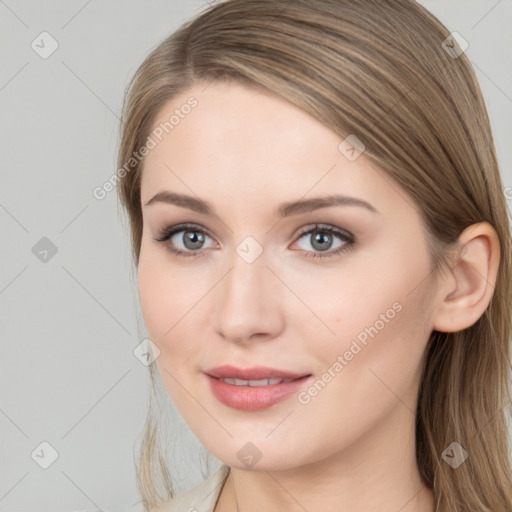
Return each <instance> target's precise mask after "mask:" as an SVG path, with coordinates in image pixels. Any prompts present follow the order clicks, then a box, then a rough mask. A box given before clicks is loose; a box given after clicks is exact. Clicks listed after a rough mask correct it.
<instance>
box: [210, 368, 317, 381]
mask: <svg viewBox="0 0 512 512" xmlns="http://www.w3.org/2000/svg"><path fill="white" fill-rule="evenodd" d="M204 373H206V374H207V375H210V377H216V378H226V377H231V378H235V379H241V380H263V379H297V378H299V377H305V376H306V375H310V374H307V373H294V372H288V371H285V370H278V369H276V368H268V367H266V366H253V367H252V368H236V367H235V366H231V365H223V366H216V367H215V368H210V369H209V370H206V371H205V372H204Z"/></svg>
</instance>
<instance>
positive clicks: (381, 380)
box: [138, 82, 499, 512]
mask: <svg viewBox="0 0 512 512" xmlns="http://www.w3.org/2000/svg"><path fill="white" fill-rule="evenodd" d="M190 96H194V97H195V98H196V99H197V100H198V105H197V107H196V108H195V109H193V110H192V111H191V113H190V114H189V115H187V116H186V117H185V118H184V119H181V120H180V123H179V124H178V125H176V126H175V127H174V129H173V130H172V131H171V132H170V133H169V134H168V135H167V136H165V137H164V138H163V140H162V141H161V142H160V143H159V144H158V145H157V146H156V147H155V148H154V149H152V150H151V151H150V152H149V154H148V155H147V157H146V161H145V167H144V171H143V175H142V181H141V203H142V206H143V219H144V224H143V236H142V244H141V252H140V261H139V268H138V285H139V296H140V300H141V307H142V311H143V315H144V320H145V323H146V326H147V329H148V334H149V335H150V338H151V339H152V341H153V342H154V343H155V344H156V345H157V346H158V347H159V349H160V351H161V353H160V356H159V357H158V358H157V360H156V364H157V365H158V369H159V371H160V374H161V376H162V380H163V382H164V384H165V386H166V389H167V391H168V393H169V395H170V397H171V398H172V400H173V402H174V404H175V405H176V407H177V409H178V411H179V412H180V414H181V415H182V416H183V418H184V420H185V421H186V422H187V424H188V425H189V426H190V428H191V430H192V431H193V432H194V434H195V435H196V436H197V437H198V439H199V440H200V441H201V443H202V444H203V445H204V446H205V447H206V448H207V449H208V450H209V451H210V452H211V453H212V454H213V455H214V456H215V457H217V458H218V459H219V460H221V461H222V462H224V463H226V464H228V465H230V466H231V468H232V469H231V472H230V474H229V477H228V479H227V481H226V484H225V485H224V487H223V489H222V492H221V495H220V497H219V500H218V502H217V506H216V508H215V511H216V512H226V511H235V510H239V511H240V512H249V511H261V510H286V511H290V512H295V511H301V512H303V511H304V510H307V511H309V512H313V511H320V510H322V511H331V510H337V511H338V510H347V511H349V510H350V511H351V512H363V511H364V512H373V511H375V512H377V511H378V512H398V511H400V512H413V511H414V512H433V511H434V497H433V494H432V492H431V491H430V490H429V489H428V488H427V487H426V486H425V485H424V483H423V482H422V480H421V478H420V474H419V471H418V468H417V464H416V460H415V444H414V435H415V430H414V421H415V408H416V402H417V392H418V388H419V384H420V377H421V370H422V365H423V358H424V353H425V347H426V344H427V341H428V338H429V335H430V333H431V332H432V331H433V330H434V329H435V330H439V331H444V332H452V331H457V330H461V329H464V328H466V327H469V326H470V325H472V324H473V323H475V322H476V321H477V320H478V318H479V317H480V316H481V315H482V314H483V312H484V311H485V309H486V307H487V305H488V303H489V301H490V299H491V297H492V292H493V284H494V282H495V279H496V273H497V269H498V263H499V242H498V239H497V236H496V233H495V231H494V230H493V228H492V227H491V226H490V225H489V224H487V223H485V222H483V223H479V224H475V225H473V226H470V227H469V228H467V229H466V230H465V231H464V232H463V233H462V234H461V236H460V239H459V241H460V246H458V250H457V248H455V250H454V252H453V254H454V259H453V263H452V264H451V269H450V270H449V271H446V272H439V273H435V272H432V264H431V261H430V258H429V254H428V250H427V245H426V238H425V232H424V229H423V224H422V221H421V219H420V217H419V214H418V211H417V208H415V207H414V206H413V205H414V201H413V200H412V198H410V197H409V196H408V195H407V194H406V192H405V191H404V190H403V189H401V188H400V187H399V186H398V185H397V184H396V183H394V182H392V180H391V178H390V177H389V176H387V175H385V174H384V173H383V172H382V171H377V169H376V168H375V167H374V165H373V164H372V163H371V161H370V160H369V159H368V158H367V157H366V156H365V154H364V153H363V154H361V155H360V156H359V157H358V158H357V159H356V160H354V161H350V160H349V159H347V158H346V156H345V154H343V153H342V152H340V150H339V149H338V145H339V143H340V142H341V141H342V138H340V137H339V136H338V135H336V134H335V133H334V132H332V131H331V130H330V129H328V128H327V127H325V126H324V125H323V124H321V123H320V122H319V121H317V120H315V119H314V118H312V117H311V116H309V115H308V114H306V113H304V112H303V111H301V110H299V109H297V108H296V107H294V106H292V105H290V104H289V103H287V102H285V101H284V100H282V99H280V98H276V97H273V96H270V95H264V94H262V93H261V92H258V91H256V90H253V89H250V88H247V87H246V86H242V85H238V84H235V83H218V82H214V83H211V84H210V85H209V86H208V87H207V88H206V89H205V85H204V84H201V85H199V84H197V85H194V86H193V87H192V88H191V89H190V90H188V91H186V92H185V93H183V94H182V95H180V96H177V97H175V98H173V99H172V100H171V101H170V102H168V104H166V105H165V106H164V108H162V110H161V112H160V113H159V115H158V117H157V119H156V120H155V126H156V125H158V123H159V122H165V121H166V120H168V119H169V117H170V116H171V115H172V113H173V112H174V110H175V109H177V108H180V106H181V105H183V104H185V103H186V101H187V98H189V97H190ZM162 191H171V192H174V193H178V194H187V195H190V196H193V197H194V198H201V199H203V200H206V201H208V202H209V203H210V204H211V205H212V208H214V210H215V213H216V214H215V215H206V214H204V213H198V212H194V211H191V210H188V209H186V208H184V207H180V206H177V205H175V204H169V203H164V202H157V201H155V202H153V203H152V204H150V205H147V206H146V203H147V202H148V201H149V200H150V199H151V198H153V197H154V196H155V195H156V194H157V193H159V192H162ZM331 194H340V195H344V196H350V197H354V198H358V199H361V200H363V201H366V202H367V203H369V204H370V205H372V206H373V208H374V209H375V210H376V212H374V211H370V210H369V209H367V208H364V207H361V206H357V205H354V204H352V205H342V206H331V207H324V208H322V209H318V210H315V211H310V212H302V213H299V214H295V215H291V216H289V217H284V218H280V217H278V216H277V215H275V210H276V209H277V207H278V206H279V205H280V204H281V203H283V202H290V201H296V200H300V199H310V198H312V197H322V196H326V195H331ZM181 223H190V224H193V225H194V226H195V227H193V228H185V229H184V231H185V232H184V231H183V230H182V231H180V232H179V233H178V234H175V235H174V236H173V237H172V239H170V240H167V241H166V242H156V241H155V240H154V237H157V236H158V235H159V234H160V231H161V230H162V229H165V228H167V227H169V226H175V225H178V224H181ZM318 223H320V224H322V225H327V226H331V227H333V228H337V229H339V230H344V231H346V232H348V233H350V234H351V235H352V236H353V239H355V243H354V244H353V245H352V246H350V247H349V242H347V241H346V239H343V238H340V237H339V236H338V235H336V234H334V235H332V238H331V242H330V245H329V239H327V242H325V241H324V242H323V243H324V245H323V246H322V245H320V244H318V243H315V237H314V233H311V232H309V234H303V233H306V232H308V231H310V230H312V229H314V227H315V224H318ZM187 229H188V230H191V231H192V232H191V233H190V235H194V234H196V235H200V233H201V231H199V232H198V231H197V229H199V230H201V229H202V230H203V231H204V232H205V233H206V234H205V235H204V242H203V244H202V245H200V244H199V245H193V244H192V245H191V244H190V242H189V243H188V244H186V242H184V241H183V235H184V234H185V233H187ZM319 231H320V233H324V235H325V236H328V234H325V232H324V231H322V230H321V229H319ZM248 236H251V237H253V238H254V239H255V240H256V241H257V243H258V244H259V246H260V247H261V248H262V249H263V252H262V253H261V255H260V256H259V257H258V258H256V259H255V261H253V262H252V263H248V262H247V261H246V260H244V259H243V258H242V257H241V256H240V255H239V254H238V253H237V251H236V249H237V246H239V244H240V243H241V242H242V241H244V239H246V237H248ZM317 239H318V238H317ZM173 242H174V245H172V244H173ZM196 244H197V242H196ZM170 246H173V247H175V248H177V249H179V250H182V251H185V252H188V253H189V254H191V253H193V252H194V251H195V252H196V253H201V255H199V256H196V257H179V256H176V255H174V254H172V253H171V252H170V251H169V250H168V247H170ZM342 246H345V248H346V249H347V250H344V251H342V252H341V253H339V254H337V255H334V254H333V253H334V251H335V250H336V249H338V248H340V247H342ZM195 247H197V248H195ZM322 247H325V250H324V251H323V250H322ZM461 248H462V249H463V250H462V251H461V250H460V249H461ZM327 253H331V254H333V256H332V257H324V258H320V257H318V258H314V259H313V258H311V257H308V256H307V254H310V255H311V254H317V255H318V254H319V255H322V254H327ZM457 256H459V258H458V259H457ZM393 304H399V305H401V306H402V307H401V309H400V311H399V312H397V311H396V310H394V315H393V317H392V318H391V319H390V318H389V317H390V316H391V313H389V314H388V315H387V316H386V318H387V319H388V321H387V322H384V326H383V327H382V328H379V327H380V325H381V324H377V323H376V322H377V320H379V319H381V318H382V317H381V316H380V315H382V314H384V315H386V312H387V311H389V310H390V309H393ZM375 325H378V326H379V327H378V328H377V330H378V333H377V334H376V335H375V336H374V337H368V340H367V344H366V345H363V344H361V343H359V345H360V346H361V347H362V349H361V350H360V351H359V352H358V353H357V354H356V355H354V356H353V357H352V359H351V360H350V361H348V362H347V364H346V365H344V367H343V369H342V370H341V371H338V372H337V373H336V372H334V373H335V375H336V376H335V377H334V378H332V379H331V380H330V382H329V383H328V384H327V385H326V386H325V387H324V388H323V389H322V390H321V391H320V392H318V393H317V394H316V395H315V396H314V397H313V398H311V400H310V401H309V402H308V403H306V404H304V403H300V402H299V401H298V398H297V394H293V395H291V396H289V397H288V398H286V399H285V400H284V401H281V402H279V403H277V404H275V405H273V406H271V407H269V408H267V409H263V410H259V411H241V410H237V409H233V408H230V407H228V406H226V405H224V404H223V403H221V402H219V401H218V400H217V399H216V398H215V396H214V395H212V393H211V391H210V388H209V383H208V380H207V378H206V376H205V375H204V373H203V372H204V371H205V370H207V369H208V368H211V367H214V366H218V365H223V364H231V365H233V366H238V367H242V368H247V367H252V366H256V365H261V366H270V367H273V368H280V369H284V370H289V371H292V372H298V373H309V374H312V375H313V377H314V380H317V379H318V378H321V377H322V375H323V374H324V373H325V372H326V371H327V370H328V369H329V368H331V374H332V368H333V363H335V361H336V360H337V358H338V356H339V355H342V356H343V355H344V354H345V353H346V352H347V350H349V349H350V346H351V343H352V341H353V340H354V339H356V337H357V336H358V334H360V333H361V332H362V331H364V330H365V328H368V327H370V326H375ZM345 360H346V359H345ZM305 389H306V390H307V389H308V388H305ZM248 442H251V443H252V444H253V445H255V446H256V447H257V449H258V450H259V452H261V458H260V460H259V461H258V462H257V463H256V464H255V465H254V466H253V467H250V468H248V467H247V466H246V465H245V464H244V463H243V462H242V461H241V460H240V459H239V458H238V456H237V453H238V452H239V450H240V449H241V448H242V447H243V446H244V445H245V444H246V443H248Z"/></svg>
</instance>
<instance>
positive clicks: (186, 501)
mask: <svg viewBox="0 0 512 512" xmlns="http://www.w3.org/2000/svg"><path fill="white" fill-rule="evenodd" d="M229 470H230V467H229V466H228V465H226V464H223V465H222V466H221V467H220V468H219V469H218V470H217V471H216V472H215V473H213V474H212V475H211V476H210V478H208V479H207V480H205V481H204V482H201V483H200V484H199V485H196V486H195V487H192V489H189V490H188V491H184V492H181V493H179V494H177V495H176V496H174V498H172V499H171V500H170V501H168V502H167V503H165V504H164V505H162V506H161V507H160V508H159V509H158V512H213V510H214V508H215V504H216V503H217V499H218V497H219V495H220V491H221V490H222V486H223V485H224V482H225V481H226V478H227V477H228V474H229Z"/></svg>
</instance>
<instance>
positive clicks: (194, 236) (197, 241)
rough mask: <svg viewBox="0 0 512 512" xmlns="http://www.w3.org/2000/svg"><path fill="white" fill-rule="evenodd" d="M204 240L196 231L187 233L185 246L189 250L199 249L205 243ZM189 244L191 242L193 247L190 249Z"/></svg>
mask: <svg viewBox="0 0 512 512" xmlns="http://www.w3.org/2000/svg"><path fill="white" fill-rule="evenodd" d="M203 238H204V237H203V235H202V234H201V235H199V234H198V233H196V232H194V231H187V232H186V235H185V239H184V243H185V246H186V247H187V249H198V248H199V247H200V246H201V244H202V242H203ZM187 242H190V243H191V244H192V247H190V246H189V245H188V243H187Z"/></svg>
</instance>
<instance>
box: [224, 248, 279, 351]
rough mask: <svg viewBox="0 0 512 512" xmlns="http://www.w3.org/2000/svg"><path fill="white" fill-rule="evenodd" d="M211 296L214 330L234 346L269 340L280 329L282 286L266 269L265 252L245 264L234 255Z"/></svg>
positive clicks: (241, 258)
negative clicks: (213, 296) (213, 310)
mask: <svg viewBox="0 0 512 512" xmlns="http://www.w3.org/2000/svg"><path fill="white" fill-rule="evenodd" d="M230 261H231V262H232V266H231V268H230V270H229V271H228V273H227V275H225V277H224V278H223V279H222V281H221V282H220V283H219V285H218V288H217V295H216V296H215V303H216V309H215V311H216V316H215V322H216V326H215V327H216V330H217V333H218V334H219V335H220V336H221V337H222V338H224V339H226V340H228V341H232V342H233V343H237V344H247V343H254V342H255V341H258V340H259V341H264V340H267V341H268V340H271V339H273V338H275V337H277V336H279V334H280V333H281V332H282V329H283V326H284V315H283V304H284V302H283V300H284V296H283V293H284V292H285V290H284V288H285V287H284V285H283V283H282V282H281V281H280V280H279V279H278V278H277V277H276V275H275V273H274V272H273V271H272V270H271V269H270V268H269V267H268V261H267V259H266V257H265V253H263V254H261V255H260V256H259V257H258V258H257V259H256V260H255V261H252V262H248V261H246V260H245V259H244V258H243V257H240V256H239V254H238V253H235V254H234V256H233V258H232V259H231V260H230Z"/></svg>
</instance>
